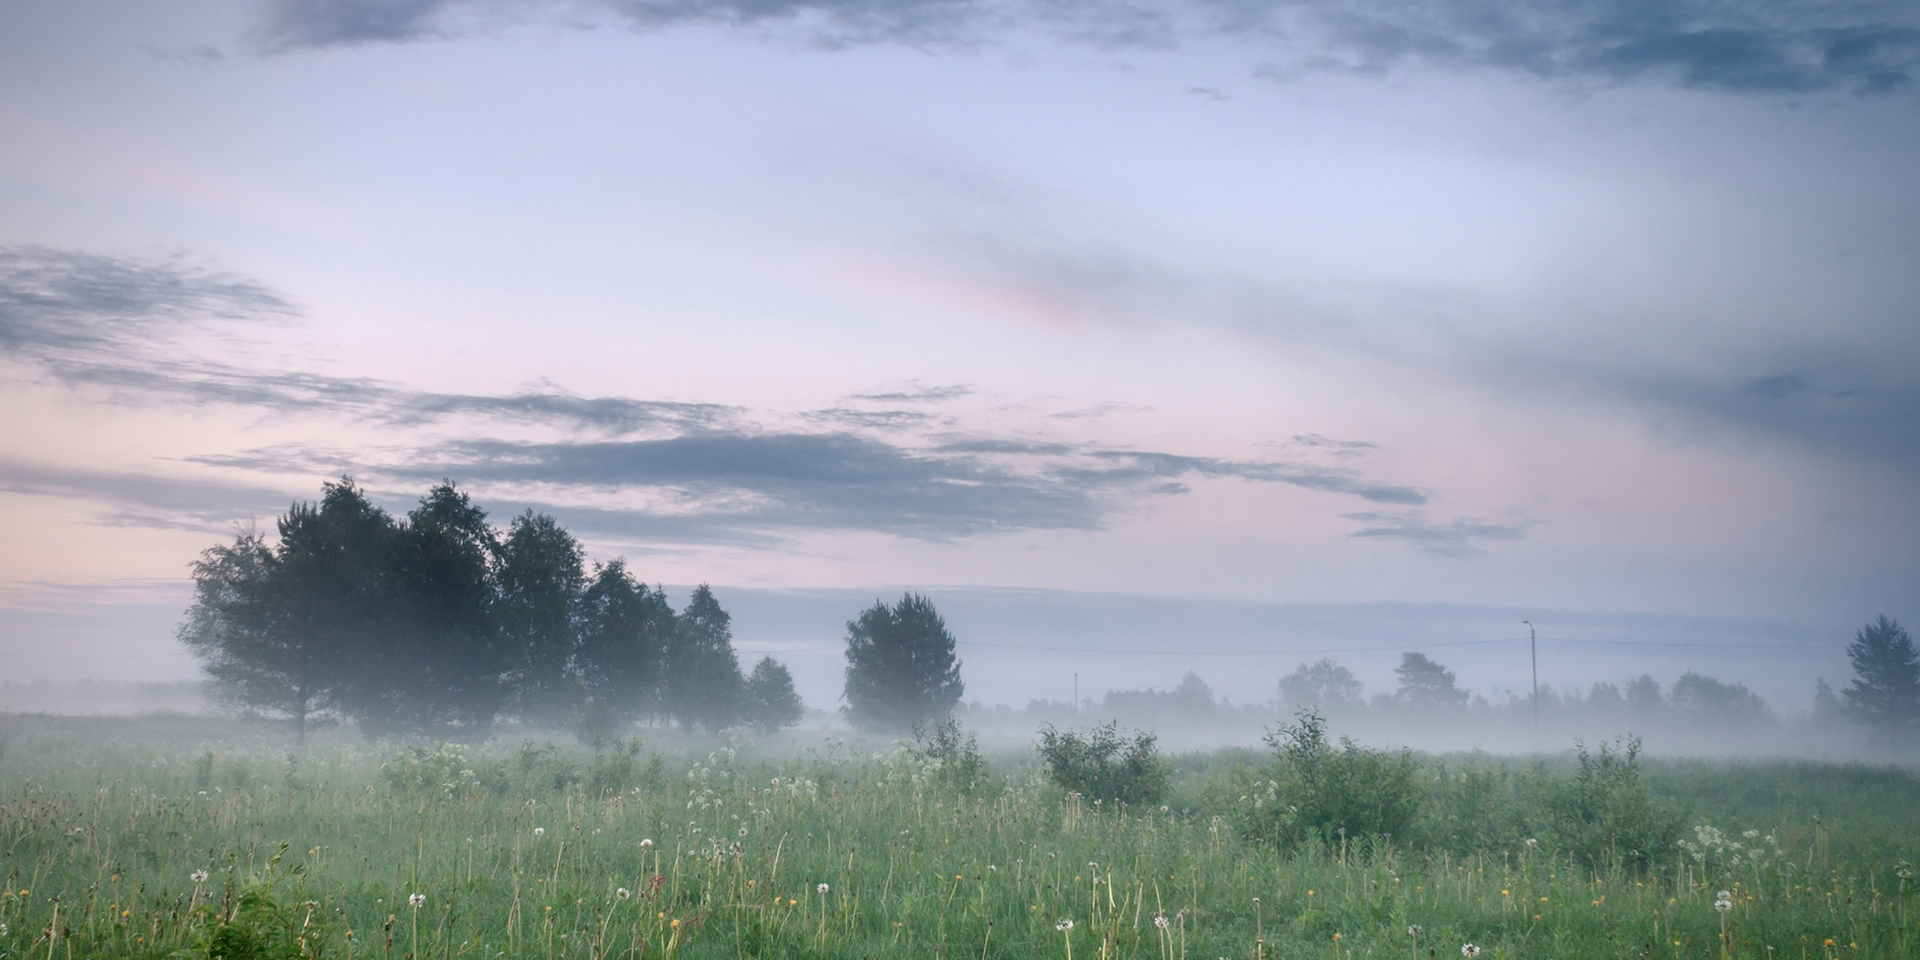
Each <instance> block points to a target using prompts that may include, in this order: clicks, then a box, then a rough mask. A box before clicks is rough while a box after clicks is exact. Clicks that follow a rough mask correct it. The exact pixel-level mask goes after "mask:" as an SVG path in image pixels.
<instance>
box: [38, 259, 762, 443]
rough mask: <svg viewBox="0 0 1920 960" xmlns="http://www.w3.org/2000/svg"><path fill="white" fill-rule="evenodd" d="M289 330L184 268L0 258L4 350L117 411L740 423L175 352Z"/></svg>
mask: <svg viewBox="0 0 1920 960" xmlns="http://www.w3.org/2000/svg"><path fill="white" fill-rule="evenodd" d="M299 317H300V315H299V312H298V311H297V310H296V309H295V308H294V307H293V305H292V304H291V303H290V302H289V301H288V300H287V299H285V298H284V297H282V296H280V295H279V294H277V293H275V292H273V291H272V290H269V289H268V288H267V287H265V286H263V285H261V284H259V283H256V282H254V281H251V280H248V279H245V278H242V277H237V276H234V275H232V274H226V273H219V272H214V271H209V270H205V269H202V268H199V267H196V266H194V265H192V264H190V263H188V262H187V261H185V260H184V259H182V258H172V259H158V260H155V259H144V260H143V259H137V258H120V257H110V256H104V255H99V254H91V253H84V252H78V251H69V250H50V249H46V248H42V247H8V248H0V348H4V350H5V353H6V355H7V356H8V357H9V358H11V359H13V360H15V361H20V362H25V363H28V364H33V365H37V366H39V367H41V368H42V369H43V370H45V371H46V372H47V373H48V374H49V375H51V376H52V377H53V378H54V379H55V380H56V381H58V382H61V383H65V384H68V385H72V386H82V385H85V386H96V387H102V388H105V389H107V390H109V391H111V392H113V393H114V394H115V397H116V399H117V400H119V401H121V402H127V403H139V402H143V401H148V400H161V401H164V402H166V403H168V404H175V405H178V404H182V403H185V404H191V405H196V406H199V405H216V404H219V405H230V406H245V407H259V408H263V409H269V410H275V411H281V412H299V411H316V412H325V413H330V414H345V415H348V416H353V417H358V418H361V419H365V420H368V421H372V422H376V423H385V424H391V425H396V426H411V425H418V424H423V423H430V422H435V421H442V420H447V419H450V418H456V417H479V418H485V419H490V420H504V421H512V422H520V423H534V424H553V425H560V426H566V427H570V428H574V429H589V430H595V431H601V432H605V433H610V434H614V435H624V434H630V433H635V432H639V431H643V430H672V431H684V430H696V429H711V428H718V427H721V426H725V425H727V424H729V423H731V422H732V421H733V420H735V419H736V418H737V416H738V414H739V412H740V411H739V410H738V408H735V407H729V406H724V405H721V404H713V403H690V402H679V401H667V400H636V399H631V398H627V397H577V396H573V395H571V394H568V393H565V392H564V391H559V390H553V389H544V390H527V391H520V392H515V393H507V394H455V393H433V392H426V391H418V390H411V389H407V388H405V387H402V386H400V385H397V384H393V383H389V382H386V381H382V380H374V379H368V378H362V377H336V376H329V375H325V374H318V373H309V372H303V371H288V370H265V371H262V370H254V369H246V368H242V367H237V366H233V365H231V364H227V363H222V362H219V361H215V360H209V359H206V357H205V356H204V353H205V352H206V351H205V350H204V349H196V348H195V347H194V346H193V345H192V344H191V343H186V342H183V341H187V340H190V339H192V338H193V337H195V336H204V335H207V334H212V335H213V336H215V337H218V338H220V339H222V340H224V341H225V342H227V343H236V342H242V341H245V340H247V339H248V338H249V337H250V336H252V334H253V333H254V332H255V330H257V329H259V328H267V327H272V328H280V329H284V328H286V327H289V326H291V325H292V324H293V323H295V322H296V321H298V320H299Z"/></svg>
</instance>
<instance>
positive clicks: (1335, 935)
mask: <svg viewBox="0 0 1920 960" xmlns="http://www.w3.org/2000/svg"><path fill="white" fill-rule="evenodd" d="M1333 942H1334V943H1339V942H1340V935H1339V934H1337V933H1336V934H1334V935H1333Z"/></svg>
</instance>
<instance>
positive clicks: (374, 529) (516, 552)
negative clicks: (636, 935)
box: [180, 479, 802, 739]
mask: <svg viewBox="0 0 1920 960" xmlns="http://www.w3.org/2000/svg"><path fill="white" fill-rule="evenodd" d="M276 527H277V533H278V537H277V540H276V541H274V542H271V543H270V542H269V541H268V540H267V538H266V537H265V536H263V535H262V534H260V533H258V532H246V533H242V534H241V535H239V536H238V537H236V538H235V539H234V541H233V542H232V543H230V544H223V545H220V546H216V547H213V548H211V549H209V550H207V551H206V552H205V553H204V554H202V555H201V558H200V560H199V562H198V563H196V564H195V565H194V568H193V577H194V585H195V599H194V605H193V607H192V609H191V610H190V611H189V612H188V615H187V619H186V622H185V623H184V624H183V625H182V626H181V628H180V638H181V640H182V641H183V642H185V643H186V645H187V646H188V647H189V648H190V649H191V650H192V651H193V652H194V653H195V654H196V655H198V656H199V657H200V658H201V661H202V663H203V665H204V667H205V669H206V671H207V674H208V675H209V677H211V678H212V680H213V681H214V685H215V690H216V693H217V695H218V696H220V697H221V698H223V699H225V700H226V701H228V702H230V703H233V704H235V705H239V706H242V707H246V708H250V709H253V710H258V711H263V712H266V713H270V714H275V715H280V716H284V717H286V718H287V719H290V720H291V721H292V722H293V724H294V727H295V729H296V730H297V731H299V732H301V733H304V732H305V730H306V728H307V726H308V725H309V723H311V722H312V721H313V720H315V719H316V718H323V717H343V718H346V719H350V720H353V721H355V722H357V723H358V724H359V725H360V727H361V729H362V730H364V731H365V732H366V733H367V734H368V735H369V736H379V735H383V734H426V735H432V736H440V737H454V738H461V739H475V738H479V737H484V736H486V734H487V732H488V730H489V729H490V728H491V727H492V725H493V724H494V723H495V722H496V720H498V719H500V718H502V717H513V718H516V719H519V720H522V721H525V722H528V723H532V724H538V725H543V726H549V727H564V728H572V729H576V730H579V731H582V733H583V735H587V736H591V735H594V734H596V733H600V732H613V731H617V730H620V729H622V728H624V727H625V726H627V725H630V724H632V723H633V722H635V721H638V720H642V719H649V718H651V719H661V720H668V721H671V722H675V723H678V724H680V725H682V726H685V727H688V728H692V727H695V726H700V727H706V728H709V729H719V728H722V727H727V726H732V725H736V724H752V725H754V726H757V727H760V728H762V729H765V730H773V729H778V728H780V727H783V726H789V725H791V724H794V723H797V722H798V721H799V719H800V716H801V713H802V707H801V703H800V698H799V697H798V696H797V695H796V694H795V693H794V689H793V680H792V677H791V676H790V675H789V673H788V671H787V668H786V667H785V666H783V665H782V664H780V663H778V662H777V661H775V660H773V659H772V658H767V659H763V660H761V661H760V663H759V664H758V665H757V666H755V667H754V669H753V671H752V673H751V675H743V674H742V673H741V670H740V666H739V660H738V658H737V656H736V654H735V652H734V649H733V633H732V628H731V626H730V618H729V616H728V614H727V612H726V611H725V610H724V609H722V608H721V606H720V603H719V601H718V600H716V599H715V598H714V595H713V592H712V591H711V590H709V589H708V588H707V587H706V586H704V585H703V586H701V587H699V588H698V589H696V590H695V591H694V592H693V596H692V599H691V600H690V601H689V602H688V603H687V606H686V608H685V609H684V610H681V611H678V612H676V611H675V610H674V609H673V608H672V606H671V605H670V604H669V603H668V602H667V598H666V595H665V593H664V592H663V591H662V590H661V588H660V587H658V586H653V587H649V586H647V585H646V584H644V583H641V582H639V581H638V580H637V579H635V578H634V576H633V575H632V574H631V573H630V572H629V571H628V570H627V567H626V565H625V563H624V562H622V561H620V560H613V561H610V562H607V563H596V564H593V565H592V567H591V569H589V568H588V566H587V563H586V561H585V555H584V551H583V550H582V549H581V546H580V543H579V542H578V541H577V540H575V539H574V537H573V535H572V534H570V533H568V532H567V531H566V530H565V529H564V528H562V527H561V526H560V525H559V524H558V523H556V522H555V521H554V519H553V518H552V517H549V516H545V515H543V514H536V513H533V512H531V511H528V512H527V513H525V514H522V515H521V516H518V517H515V518H514V519H513V521H512V522H511V523H510V524H509V525H508V526H507V528H506V529H505V530H501V529H498V528H496V527H494V526H492V525H491V524H489V523H488V520H487V515H486V512H485V511H484V510H482V509H480V508H479V507H478V506H476V505H474V504H473V503H472V502H471V501H470V500H469V499H468V498H467V495H466V494H464V493H462V492H460V491H458V490H456V489H455V488H454V486H453V485H452V484H451V483H442V484H440V485H438V486H436V487H434V488H433V489H432V490H430V491H428V493H427V495H426V496H425V497H422V498H421V500H420V503H419V506H417V507H416V508H415V509H413V510H412V511H411V512H409V513H408V514H407V515H406V516H405V517H400V518H395V517H393V516H391V515H390V514H388V513H387V512H386V511H385V510H382V509H380V508H379V507H376V506H374V505H373V504H372V503H370V502H369V501H368V500H367V498H366V496H365V494H363V493H362V492H361V490H360V488H359V487H358V486H356V485H355V484H354V482H353V481H352V480H351V479H342V480H341V481H339V482H337V483H329V484H327V485H326V486H325V488H324V491H323V494H322V496H321V498H320V501H319V502H318V503H304V504H296V505H294V506H293V507H292V508H291V509H289V510H288V511H287V513H286V515H284V516H282V517H280V518H279V520H278V522H277V524H276Z"/></svg>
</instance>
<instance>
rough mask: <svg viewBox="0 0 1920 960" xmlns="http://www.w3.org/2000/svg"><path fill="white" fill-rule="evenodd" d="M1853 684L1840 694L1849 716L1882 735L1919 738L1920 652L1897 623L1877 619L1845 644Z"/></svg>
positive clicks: (1883, 618)
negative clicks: (1851, 666)
mask: <svg viewBox="0 0 1920 960" xmlns="http://www.w3.org/2000/svg"><path fill="white" fill-rule="evenodd" d="M1847 659H1848V660H1849V661H1851V662H1852V664H1853V673H1854V678H1853V682H1852V683H1850V684H1848V685H1847V688H1846V689H1845V690H1843V691H1841V696H1842V697H1843V698H1845V701H1846V706H1845V709H1846V712H1847V714H1848V715H1849V716H1851V717H1853V718H1854V719H1855V720H1857V721H1859V722H1860V723H1862V724H1865V725H1866V726H1868V727H1871V728H1873V729H1874V730H1875V731H1877V732H1879V733H1880V734H1882V735H1883V736H1887V737H1892V738H1896V739H1900V738H1910V737H1912V736H1913V735H1914V734H1916V733H1920V652H1917V651H1915V650H1914V646H1913V638H1912V637H1910V636H1908V635H1907V631H1906V628H1905V627H1902V626H1900V623H1899V621H1896V620H1889V619H1887V616H1886V614H1881V615H1880V618H1879V619H1878V620H1875V621H1874V622H1872V623H1869V624H1867V625H1866V626H1864V627H1861V628H1860V631H1859V632H1858V633H1856V634H1854V637H1853V642H1852V643H1850V644H1848V645H1847Z"/></svg>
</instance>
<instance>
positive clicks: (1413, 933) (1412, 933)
mask: <svg viewBox="0 0 1920 960" xmlns="http://www.w3.org/2000/svg"><path fill="white" fill-rule="evenodd" d="M1407 936H1409V937H1412V938H1414V939H1415V940H1418V939H1420V925H1419V924H1417V923H1416V924H1413V925H1412V926H1410V927H1408V928H1407Z"/></svg>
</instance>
